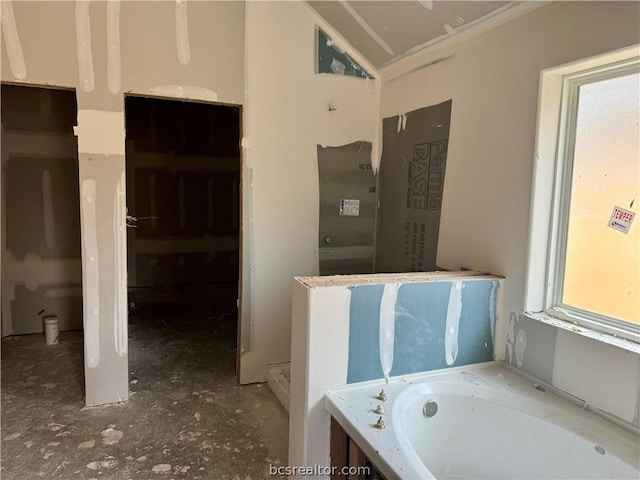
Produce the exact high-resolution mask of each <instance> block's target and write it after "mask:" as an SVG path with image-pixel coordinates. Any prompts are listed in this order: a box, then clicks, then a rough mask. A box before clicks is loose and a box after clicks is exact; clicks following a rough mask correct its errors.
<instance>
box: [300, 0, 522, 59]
mask: <svg viewBox="0 0 640 480" xmlns="http://www.w3.org/2000/svg"><path fill="white" fill-rule="evenodd" d="M307 3H308V4H309V5H310V6H311V8H312V9H314V10H315V11H316V12H317V13H318V14H319V15H320V16H321V17H322V18H324V19H325V20H326V21H327V22H328V23H329V24H330V25H331V26H333V27H334V28H335V29H336V30H337V31H338V32H339V33H340V34H341V35H342V36H343V37H344V38H345V39H346V40H347V41H348V42H349V43H350V44H351V45H352V46H353V47H355V48H356V49H357V50H358V51H359V52H360V53H361V54H362V55H364V56H365V57H366V58H367V59H368V60H369V61H370V62H371V63H373V64H374V65H375V66H376V67H377V68H381V67H383V66H385V65H388V64H390V63H393V62H394V61H396V60H398V59H400V58H402V57H403V56H405V55H406V54H408V53H413V52H414V51H417V50H420V49H421V48H422V47H425V46H427V45H430V44H433V43H436V42H438V41H439V40H442V39H445V38H447V37H449V36H452V35H455V34H456V33H458V32H460V31H462V30H464V29H465V28H467V27H468V26H469V25H470V24H476V23H478V22H482V21H483V20H486V19H487V18H489V17H491V16H492V15H494V14H496V13H498V12H500V11H502V10H504V9H507V8H510V7H512V6H514V5H516V4H519V3H521V2H489V1H471V2H458V1H351V2H347V1H346V0H338V1H335V0H333V1H314V0H309V1H308V2H307Z"/></svg>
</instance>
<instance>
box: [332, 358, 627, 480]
mask: <svg viewBox="0 0 640 480" xmlns="http://www.w3.org/2000/svg"><path fill="white" fill-rule="evenodd" d="M381 388H384V390H385V392H386V394H387V396H388V400H387V401H386V402H382V401H379V400H377V399H376V398H375V397H376V396H377V395H378V393H379V391H380V389H381ZM539 388H540V387H539ZM612 394H615V393H614V392H612ZM427 402H435V404H437V407H438V408H437V412H436V413H435V415H433V416H431V417H427V416H426V415H425V414H424V413H423V407H424V406H425V404H426V403H427ZM378 404H382V405H383V407H384V408H385V414H384V415H383V418H384V422H385V424H386V428H385V429H383V430H378V429H376V428H374V427H373V425H374V424H375V423H376V420H377V418H378V416H379V415H377V414H375V413H374V412H373V410H374V409H375V408H376V407H377V405H378ZM326 405H327V409H328V410H329V412H330V413H331V414H332V415H333V416H334V417H335V418H336V420H338V422H339V423H340V424H341V425H342V427H343V428H344V429H345V430H346V431H347V433H348V434H349V435H350V436H351V437H352V438H353V439H354V440H355V441H356V442H357V443H358V444H359V445H360V447H361V448H362V450H363V451H364V453H365V454H366V455H367V456H368V457H369V458H370V459H371V461H372V462H373V463H374V464H375V465H376V466H377V467H378V469H379V470H380V471H381V473H382V474H383V475H384V476H385V477H386V478H387V479H388V480H392V479H395V478H398V479H403V480H404V479H413V478H415V479H424V478H470V479H471V478H472V479H499V478H505V479H560V478H573V479H607V478H611V479H622V478H633V479H638V478H639V477H640V438H639V437H638V436H637V435H634V434H633V433H631V432H630V431H628V430H626V429H623V428H621V427H619V426H617V425H615V424H613V423H611V422H609V421H607V420H605V419H604V418H602V417H600V416H598V415H596V414H594V413H592V412H589V411H586V410H584V409H581V408H579V407H578V406H577V405H575V404H573V403H571V402H569V401H568V400H565V399H563V398H561V397H559V396H557V395H555V394H554V393H551V392H547V391H541V390H538V389H536V388H535V386H534V385H533V384H532V383H531V382H530V381H528V380H527V379H525V378H523V377H522V376H520V375H519V374H518V373H516V372H515V371H514V370H512V369H511V368H509V367H506V366H504V365H502V364H500V363H495V362H491V363H489V364H483V365H480V366H473V367H464V368H457V369H450V370H445V371H442V370H441V371H438V372H435V373H429V374H422V375H411V376H407V377H404V378H401V379H399V380H392V381H391V383H389V384H388V385H385V384H384V382H365V383H361V384H357V385H352V386H347V387H344V388H341V389H339V390H334V391H332V392H329V393H328V394H327V401H326Z"/></svg>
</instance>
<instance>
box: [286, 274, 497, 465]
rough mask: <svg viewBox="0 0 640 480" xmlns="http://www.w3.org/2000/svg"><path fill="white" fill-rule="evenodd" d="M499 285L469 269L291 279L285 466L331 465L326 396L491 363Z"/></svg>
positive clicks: (486, 276)
mask: <svg viewBox="0 0 640 480" xmlns="http://www.w3.org/2000/svg"><path fill="white" fill-rule="evenodd" d="M501 285H502V279H499V278H497V277H492V276H489V275H482V274H478V273H475V272H451V273H448V272H435V273H415V274H379V275H367V276H357V275H345V276H339V277H309V278H296V279H295V280H294V282H293V317H294V324H293V331H292V348H293V350H292V362H291V399H292V401H291V404H290V414H289V418H290V422H289V465H304V466H310V465H314V464H315V465H329V463H328V459H329V445H328V443H329V442H328V441H327V439H328V437H329V414H328V412H327V411H326V410H325V408H324V395H325V393H326V392H327V391H328V390H329V389H332V388H336V387H339V386H343V385H346V384H349V383H355V382H361V381H366V380H373V379H382V378H390V377H394V376H398V375H404V374H409V373H418V372H424V371H430V370H436V369H442V368H449V367H455V366H461V365H469V364H473V363H480V362H486V361H490V360H493V358H494V349H493V344H494V334H495V333H496V332H495V330H494V326H495V325H496V322H497V321H500V315H501V314H502V310H501ZM496 341H497V342H498V343H500V342H502V340H501V339H499V338H498V339H496Z"/></svg>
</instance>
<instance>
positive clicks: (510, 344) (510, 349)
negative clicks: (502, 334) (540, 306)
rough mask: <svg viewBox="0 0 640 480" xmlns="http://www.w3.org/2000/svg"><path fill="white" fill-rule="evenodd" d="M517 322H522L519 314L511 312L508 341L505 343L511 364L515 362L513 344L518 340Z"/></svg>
mask: <svg viewBox="0 0 640 480" xmlns="http://www.w3.org/2000/svg"><path fill="white" fill-rule="evenodd" d="M516 323H520V320H519V319H518V316H517V315H516V314H515V313H514V312H511V315H510V316H509V325H508V327H507V341H506V343H505V348H506V355H507V361H508V362H509V363H510V364H511V363H513V354H514V351H513V346H514V343H515V341H516V330H515V329H516Z"/></svg>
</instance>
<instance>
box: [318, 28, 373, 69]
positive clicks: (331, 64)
mask: <svg viewBox="0 0 640 480" xmlns="http://www.w3.org/2000/svg"><path fill="white" fill-rule="evenodd" d="M316 47H317V48H316V51H317V54H318V55H317V62H318V63H317V65H316V72H317V73H333V74H335V75H347V76H350V77H359V78H373V76H372V75H371V74H370V73H369V72H367V71H366V70H365V69H364V68H362V67H361V66H360V65H359V64H358V62H356V61H355V60H354V59H353V58H352V57H351V56H350V55H349V54H347V53H345V52H344V51H342V50H341V49H339V48H337V47H336V45H335V44H334V43H333V40H332V38H331V37H329V35H327V34H326V33H325V32H324V31H323V30H322V29H321V28H319V27H316Z"/></svg>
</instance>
